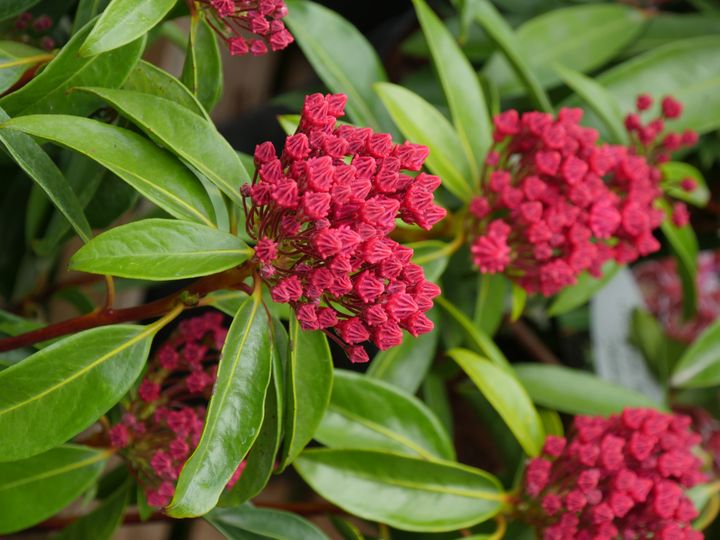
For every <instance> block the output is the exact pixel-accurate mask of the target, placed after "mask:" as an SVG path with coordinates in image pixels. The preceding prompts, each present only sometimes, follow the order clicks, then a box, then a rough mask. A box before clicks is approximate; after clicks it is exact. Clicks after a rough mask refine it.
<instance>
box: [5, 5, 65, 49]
mask: <svg viewBox="0 0 720 540" xmlns="http://www.w3.org/2000/svg"><path fill="white" fill-rule="evenodd" d="M54 25H55V22H54V21H53V19H52V17H50V16H49V15H37V16H35V15H34V14H32V13H30V12H29V11H26V12H24V13H21V14H20V15H19V16H18V18H17V19H15V25H14V28H13V30H11V34H10V36H8V37H12V39H13V40H15V41H19V42H21V43H25V44H27V45H33V46H37V47H41V48H42V49H45V50H46V51H50V50H52V49H54V48H55V46H56V45H57V43H56V41H55V39H54V38H53V37H52V36H51V35H50V34H51V32H52V29H53V26H54Z"/></svg>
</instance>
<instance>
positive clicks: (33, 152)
mask: <svg viewBox="0 0 720 540" xmlns="http://www.w3.org/2000/svg"><path fill="white" fill-rule="evenodd" d="M9 119H10V117H9V116H7V115H6V114H5V112H4V111H3V110H2V109H1V108H0V121H2V122H6V121H7V120H9ZM2 126H4V124H0V146H1V147H2V148H3V150H5V151H6V152H7V153H8V155H9V156H10V157H12V158H13V159H14V160H15V162H16V163H17V164H18V165H19V166H20V168H22V170H23V171H25V173H26V174H27V175H28V176H29V177H30V178H31V179H32V180H33V181H34V182H35V183H36V184H37V185H38V186H40V187H41V188H42V190H43V191H44V192H45V194H46V195H47V196H48V198H49V199H50V200H51V201H52V202H53V204H54V205H55V207H56V208H57V209H58V210H60V211H61V212H62V213H63V215H64V216H65V217H66V218H67V220H68V221H69V222H70V224H71V225H72V227H73V229H75V231H76V232H77V233H78V235H79V236H80V238H82V239H83V241H84V242H88V241H89V240H90V238H91V237H92V231H91V230H90V224H89V223H88V221H87V218H86V217H85V214H84V213H83V208H82V206H81V204H80V201H78V199H77V197H76V196H75V193H74V192H73V190H72V189H70V187H69V186H68V184H67V182H66V181H65V178H64V177H63V174H62V173H61V172H60V169H58V168H57V165H55V163H54V162H53V160H52V159H50V156H48V155H47V154H46V153H45V151H44V150H43V149H42V148H41V147H40V145H39V144H38V143H36V142H35V141H34V140H33V139H32V137H29V136H28V135H25V134H24V133H17V132H15V131H9V130H7V129H2Z"/></svg>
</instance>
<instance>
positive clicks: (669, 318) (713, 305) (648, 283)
mask: <svg viewBox="0 0 720 540" xmlns="http://www.w3.org/2000/svg"><path fill="white" fill-rule="evenodd" d="M633 273H634V274H635V280H636V281H637V283H638V285H639V287H640V290H641V292H642V294H643V299H644V300H645V305H646V306H647V308H648V310H649V311H650V313H652V315H653V316H654V317H655V318H656V319H657V320H658V321H659V322H660V324H661V325H662V327H663V329H664V330H665V332H667V334H668V335H669V336H670V337H672V338H674V339H677V340H678V341H682V342H685V343H692V342H693V341H694V340H695V339H696V338H697V337H698V336H699V335H700V334H701V333H702V332H703V331H704V330H705V329H706V328H707V327H708V326H710V325H711V324H712V323H714V322H715V321H717V320H718V319H719V318H720V251H704V252H702V253H700V254H699V255H698V258H697V275H696V283H697V290H698V295H697V298H698V307H697V312H696V313H695V315H694V316H693V317H692V318H691V319H689V320H685V318H684V317H683V303H682V302H683V288H682V281H681V280H680V276H679V275H678V273H677V263H676V262H675V259H674V258H672V257H668V258H665V259H660V260H652V261H647V262H644V263H642V264H639V265H637V266H636V267H635V268H633Z"/></svg>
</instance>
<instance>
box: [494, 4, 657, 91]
mask: <svg viewBox="0 0 720 540" xmlns="http://www.w3.org/2000/svg"><path fill="white" fill-rule="evenodd" d="M644 24H645V17H644V16H643V14H642V12H641V11H640V10H638V9H635V8H632V7H630V6H623V5H620V4H588V5H582V6H571V7H563V8H560V9H553V10H550V11H548V12H547V13H543V14H542V15H539V16H538V17H534V18H532V19H530V20H529V21H527V22H525V23H523V24H522V25H520V27H518V28H517V29H516V30H515V37H516V40H517V46H518V52H519V54H520V56H521V57H522V59H523V60H524V61H525V62H526V63H527V65H528V67H529V68H530V69H532V72H533V73H534V74H535V76H536V77H537V79H538V81H539V82H540V84H541V85H542V86H544V87H546V88H547V87H553V86H557V84H559V83H560V79H559V78H558V74H557V73H556V72H555V70H554V69H553V67H554V64H561V65H563V66H566V67H568V68H570V69H572V70H575V71H579V72H581V73H588V72H590V71H592V70H594V69H596V68H598V67H600V66H602V65H604V64H605V63H607V62H608V61H609V60H612V59H613V58H615V57H616V56H617V55H618V54H619V53H620V52H621V51H622V50H623V49H624V48H625V47H626V46H627V45H628V44H629V43H630V42H632V41H633V39H635V37H637V35H638V34H639V33H640V32H641V31H642V29H643V26H644ZM548 36H552V37H551V38H550V39H548ZM485 75H486V76H487V77H488V78H489V79H491V80H492V81H493V82H494V83H495V84H497V86H498V89H499V90H500V93H501V94H502V95H503V96H509V95H517V94H520V93H522V91H523V84H522V82H521V81H520V80H518V78H517V77H516V76H515V74H514V73H513V69H512V67H511V66H510V65H509V63H508V62H507V60H505V58H503V57H502V56H501V55H500V54H499V53H495V54H494V55H493V56H492V57H491V58H490V61H489V63H488V65H487V68H486V69H485Z"/></svg>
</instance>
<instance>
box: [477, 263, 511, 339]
mask: <svg viewBox="0 0 720 540" xmlns="http://www.w3.org/2000/svg"><path fill="white" fill-rule="evenodd" d="M507 289H508V281H507V279H506V278H505V277H504V276H503V275H502V274H480V275H478V293H477V295H478V296H477V301H476V302H475V313H474V314H473V323H474V324H475V326H476V327H478V328H479V329H480V330H482V331H483V332H484V333H485V334H487V336H488V337H492V336H493V335H494V334H495V332H497V329H498V327H499V326H500V323H501V322H502V317H503V314H504V312H505V296H506V294H507Z"/></svg>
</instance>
